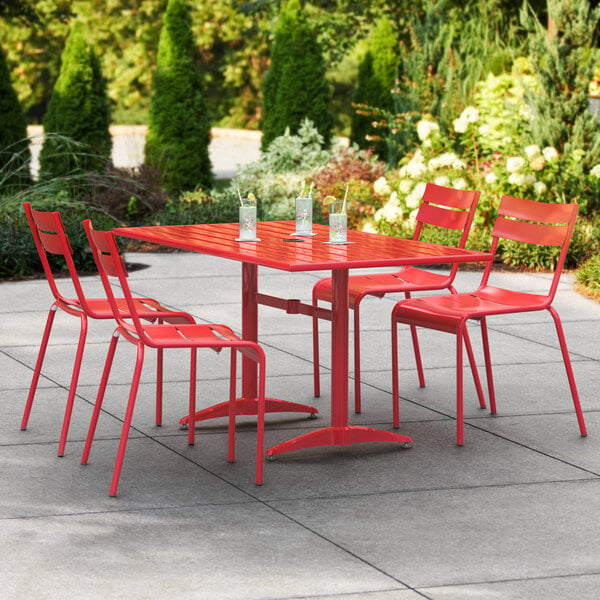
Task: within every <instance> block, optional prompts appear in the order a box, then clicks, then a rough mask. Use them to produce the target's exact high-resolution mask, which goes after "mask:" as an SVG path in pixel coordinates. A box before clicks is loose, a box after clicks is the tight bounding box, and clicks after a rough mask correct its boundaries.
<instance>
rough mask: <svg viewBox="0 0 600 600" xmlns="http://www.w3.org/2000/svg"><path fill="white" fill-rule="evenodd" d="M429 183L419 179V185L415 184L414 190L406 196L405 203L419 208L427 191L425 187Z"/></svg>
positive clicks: (408, 206)
mask: <svg viewBox="0 0 600 600" xmlns="http://www.w3.org/2000/svg"><path fill="white" fill-rule="evenodd" d="M426 186H427V184H426V183H425V182H423V181H419V183H417V185H415V188H414V190H413V191H412V192H411V193H410V194H408V196H406V198H405V200H404V203H405V204H406V207H407V208H417V207H418V206H419V204H420V203H421V199H422V198H423V194H424V193H425V187H426Z"/></svg>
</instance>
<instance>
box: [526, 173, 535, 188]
mask: <svg viewBox="0 0 600 600" xmlns="http://www.w3.org/2000/svg"><path fill="white" fill-rule="evenodd" d="M535 183H537V179H536V177H535V175H529V174H527V175H525V177H524V181H523V185H525V186H528V185H534V184H535Z"/></svg>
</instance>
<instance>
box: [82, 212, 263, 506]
mask: <svg viewBox="0 0 600 600" xmlns="http://www.w3.org/2000/svg"><path fill="white" fill-rule="evenodd" d="M83 225H84V228H85V231H86V233H87V236H88V239H89V241H90V246H91V248H92V252H93V254H94V258H95V260H96V264H97V266H98V271H99V273H100V277H101V279H102V283H103V284H104V289H105V291H106V295H107V297H108V302H109V303H110V306H111V309H112V312H113V315H114V318H115V319H116V321H117V324H118V326H117V328H116V329H115V332H114V334H113V337H112V338H111V342H110V346H109V349H108V355H107V357H106V362H105V365H104V372H103V373H102V380H101V382H100V388H99V390H98V396H97V398H96V404H95V406H94V413H93V415H92V421H91V423H90V428H89V431H88V435H87V438H86V442H85V447H84V450H83V456H82V458H81V463H82V464H86V463H87V461H88V457H89V454H90V449H91V445H92V440H93V437H94V431H95V429H96V424H97V422H98V416H99V414H100V410H101V408H102V401H103V399H104V393H105V391H106V384H107V382H108V376H109V374H110V369H111V366H112V361H113V358H114V354H115V350H116V347H117V341H118V339H119V336H122V337H123V338H124V339H126V340H127V341H128V342H131V343H132V344H135V346H136V348H137V359H136V363H135V370H134V373H133V381H132V382H131V390H130V393H129V400H128V402H127V410H126V413H125V420H124V422H123V430H122V433H121V440H120V442H119V450H118V452H117V460H116V464H115V469H114V472H113V478H112V483H111V486H110V492H109V495H110V496H116V494H117V487H118V484H119V477H120V474H121V467H122V464H123V457H124V455H125V448H126V446H127V436H128V434H129V427H130V426H131V420H132V417H133V409H134V406H135V400H136V395H137V389H138V385H139V382H140V375H141V371H142V364H143V360H144V349H145V347H146V346H148V347H150V348H156V349H157V350H159V351H161V350H162V349H164V348H189V349H190V350H191V368H190V395H189V422H190V423H193V422H194V414H195V412H196V350H197V349H198V348H211V349H212V350H215V351H217V352H220V351H221V349H222V348H231V365H230V382H229V392H230V393H229V401H230V402H229V438H228V460H229V461H230V462H233V460H234V458H235V413H236V410H235V399H236V393H235V392H236V387H235V386H236V350H239V352H240V353H242V354H243V355H244V356H246V357H247V358H250V359H251V360H253V361H255V362H256V363H257V364H258V367H259V381H258V433H257V448H256V484H257V485H261V484H262V482H263V454H264V428H265V355H264V352H263V350H262V348H261V347H260V346H259V345H258V344H257V343H256V342H251V341H246V340H242V339H240V338H238V337H237V336H236V335H235V334H234V333H233V331H232V330H231V329H230V328H229V327H226V326H225V325H200V324H197V323H184V324H181V325H177V324H170V323H158V324H144V323H142V321H141V316H140V315H139V313H138V310H137V304H136V302H135V300H134V298H133V296H132V295H131V290H130V289H129V285H128V283H127V277H128V274H127V271H126V269H125V265H124V263H123V260H122V258H121V255H120V253H119V247H118V246H117V242H116V240H115V236H114V234H113V233H112V232H111V231H95V230H94V229H93V228H92V224H91V222H90V221H89V220H86V221H84V222H83ZM111 279H112V280H113V283H111ZM113 285H115V286H118V287H120V289H121V290H122V293H123V296H124V297H125V303H126V306H127V309H126V310H125V311H124V310H123V309H122V308H121V306H120V305H119V303H118V301H117V299H116V297H115V295H114V292H113ZM194 437H195V428H194V427H189V428H188V443H189V444H190V445H193V444H194Z"/></svg>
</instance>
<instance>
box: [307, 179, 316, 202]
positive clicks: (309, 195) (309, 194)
mask: <svg viewBox="0 0 600 600" xmlns="http://www.w3.org/2000/svg"><path fill="white" fill-rule="evenodd" d="M314 183H315V182H314V181H311V182H310V188H309V190H308V197H309V198H312V189H313V185H314Z"/></svg>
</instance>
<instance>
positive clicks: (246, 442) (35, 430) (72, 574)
mask: <svg viewBox="0 0 600 600" xmlns="http://www.w3.org/2000/svg"><path fill="white" fill-rule="evenodd" d="M128 260H129V262H130V263H138V264H140V265H144V268H140V269H137V270H134V271H132V273H131V278H130V285H131V287H132V289H133V290H134V291H135V292H136V293H138V294H141V295H148V296H153V297H156V298H158V299H160V300H161V301H162V302H164V303H165V304H166V305H168V306H171V307H177V308H179V309H184V310H186V311H189V312H191V313H192V314H193V315H194V316H196V317H198V318H199V319H200V320H206V321H209V322H224V323H227V324H229V325H231V326H232V327H233V328H234V329H236V331H239V329H240V317H241V314H240V313H241V306H240V280H241V273H240V271H241V269H240V266H239V265H238V264H236V263H234V262H231V261H224V260H220V259H217V258H211V257H208V256H202V255H197V254H186V253H175V254H173V253H165V254H152V253H148V254H135V255H128ZM320 275H325V273H323V274H319V273H312V274H309V273H299V274H292V273H283V272H280V271H273V270H269V269H260V270H259V287H260V289H261V291H264V292H265V293H272V294H275V295H285V296H287V297H298V298H303V299H305V300H307V299H308V298H309V297H310V290H311V288H312V285H313V284H314V283H315V281H316V278H317V277H318V276H320ZM500 277H501V278H509V279H517V282H516V286H518V287H519V288H520V289H523V290H529V291H535V290H537V289H540V288H541V287H542V286H543V285H544V283H545V281H546V280H547V278H548V277H549V276H548V275H544V274H515V273H508V272H507V273H502V274H501V275H500ZM478 279H479V273H478V272H475V271H461V272H459V275H458V277H457V280H456V287H457V289H458V290H459V291H461V290H465V291H466V290H469V289H472V288H473V287H475V285H476V284H477V282H478ZM84 281H85V282H86V283H87V284H88V285H89V287H88V288H87V289H88V290H90V291H91V292H92V293H95V294H98V295H100V294H101V284H100V281H99V279H98V278H97V277H86V278H84ZM190 298H192V299H193V302H192V303H190ZM0 299H1V305H0V306H1V307H2V308H1V309H0V369H1V372H2V378H1V379H0V406H1V408H0V411H1V416H0V464H1V465H2V468H1V470H0V477H1V480H2V487H1V491H0V494H1V500H0V543H1V544H2V547H3V548H5V552H4V554H3V560H2V562H1V565H0V581H1V582H2V588H3V596H4V597H6V598H15V599H21V598H30V597H31V595H32V592H33V591H34V590H35V596H36V598H40V599H44V598H47V599H54V598H66V597H70V598H104V599H105V598H123V597H130V598H136V599H137V598H165V597H175V596H176V595H177V596H179V597H182V598H206V599H211V600H215V599H218V600H220V599H244V600H247V599H252V600H254V599H256V600H259V599H260V600H274V599H281V600H283V599H286V600H287V599H292V598H340V599H342V598H343V599H344V600H350V599H354V598H356V599H359V598H360V599H363V598H364V599H366V600H384V599H386V600H388V599H392V598H393V599H400V600H411V599H413V598H414V599H417V598H430V599H431V600H442V599H443V600H463V599H465V598H469V599H470V598H482V599H490V598H514V599H519V600H528V599H538V598H539V599H544V600H549V599H554V598H556V599H564V598H577V599H578V600H585V599H588V598H589V599H592V598H594V599H595V598H597V597H598V591H597V590H598V588H599V586H600V541H599V540H600V522H599V520H598V518H597V515H598V513H599V512H600V441H599V436H598V434H597V431H598V423H599V421H600V416H599V415H600V412H599V410H600V400H599V399H598V397H599V396H598V393H597V387H596V386H597V385H598V383H597V382H598V361H600V345H599V344H598V340H599V339H600V304H598V303H596V302H594V301H592V300H589V299H586V298H584V297H582V296H580V295H579V294H577V293H576V292H575V291H574V290H573V277H572V276H571V275H569V274H567V275H565V276H563V279H562V283H561V288H560V289H559V292H558V295H557V299H556V301H555V303H554V306H555V308H556V309H557V310H558V312H559V314H560V316H561V318H562V320H563V325H564V328H565V334H566V337H567V342H568V344H569V349H570V352H571V358H572V360H573V368H574V371H575V376H576V379H577V384H578V387H579V393H580V397H581V402H582V406H583V409H584V413H585V417H586V422H587V426H588V430H589V436H588V437H587V438H581V437H580V436H579V433H578V429H577V423H576V418H575V414H574V411H573V410H572V403H571V399H570V395H569V391H568V386H567V379H566V375H565V373H564V368H563V365H562V360H561V356H560V352H559V350H558V342H557V340H556V335H555V332H554V329H553V324H552V321H551V318H550V316H549V315H547V314H545V313H543V314H541V313H540V314H533V315H518V316H511V317H506V318H494V319H491V318H490V320H489V330H490V342H491V345H492V359H493V361H494V365H495V371H494V373H495V382H496V393H497V400H498V415H497V416H494V417H491V416H490V415H489V412H488V411H483V410H481V409H480V408H479V407H478V404H477V400H476V397H475V393H474V388H473V385H472V383H471V380H470V374H469V373H468V372H467V371H466V372H465V446H464V447H462V448H460V447H457V446H456V445H455V421H454V419H453V416H454V398H455V391H454V389H455V388H454V377H455V376H454V340H453V337H452V336H445V335H442V334H439V333H436V332H429V331H423V332H422V334H421V348H422V352H423V358H424V362H425V368H426V371H425V375H426V379H427V387H426V388H424V389H420V388H419V387H418V382H417V376H416V369H415V367H414V360H413V357H412V352H411V350H410V344H409V334H408V331H407V330H404V331H401V335H400V343H401V347H402V348H404V349H405V350H406V351H405V352H403V353H402V355H401V359H400V360H401V365H402V366H401V372H400V391H401V392H400V393H401V405H400V410H401V429H400V432H401V433H404V434H406V435H409V436H410V437H411V438H412V439H413V441H414V445H413V448H411V449H408V450H402V449H400V448H398V447H397V446H395V445H392V444H385V443H377V444H364V445H356V446H347V447H343V448H317V449H311V450H303V451H297V452H292V453H289V454H284V455H281V456H280V457H278V459H277V460H276V461H273V462H270V461H269V462H266V463H265V485H264V486H262V487H256V486H255V485H254V483H253V469H254V461H253V457H254V442H255V430H254V427H253V425H252V423H253V419H252V418H248V417H242V418H240V419H239V423H240V426H239V434H238V451H237V462H236V463H234V464H229V463H227V460H226V457H227V435H226V420H225V419H219V420H215V421H211V422H205V423H200V424H198V426H197V427H198V428H197V437H196V445H195V446H194V447H189V446H188V445H187V438H186V432H185V431H183V430H181V429H180V428H179V425H178V420H179V418H180V417H181V416H183V415H184V414H185V413H186V410H187V373H188V370H187V369H188V358H187V353H185V355H184V354H183V353H178V352H177V351H170V352H167V353H166V354H165V381H166V383H165V402H164V425H163V426H162V427H160V428H158V427H155V426H154V424H153V423H154V421H153V410H154V383H155V370H154V361H155V354H154V353H153V352H148V353H147V356H146V364H145V367H144V373H143V375H142V385H141V386H140V392H139V396H138V402H137V406H136V412H135V414H134V419H133V425H134V428H133V429H132V432H131V434H130V442H129V445H128V450H127V454H126V457H125V463H124V467H123V473H122V477H121V483H120V487H119V494H118V496H117V498H109V497H108V488H109V483H110V478H111V474H112V469H113V466H114V459H115V455H116V449H117V443H118V437H119V434H120V428H121V424H122V418H123V415H124V410H125V403H126V397H127V393H128V389H129V382H130V381H131V372H132V370H133V364H134V360H135V358H134V357H135V349H134V348H133V347H132V346H131V345H130V344H126V343H120V344H119V347H118V349H117V357H116V361H115V365H114V367H113V373H112V376H111V380H110V381H109V387H108V391H107V396H106V398H105V403H104V411H103V414H102V415H101V418H100V422H99V426H98V431H97V434H96V439H95V442H94V447H93V450H92V454H91V457H90V462H89V464H88V465H87V466H81V465H80V464H79V459H80V456H81V451H82V449H83V440H84V437H85V433H86V430H87V425H88V423H89V419H90V416H91V412H92V406H93V402H94V399H95V394H96V391H97V385H98V382H99V380H100V376H101V370H102V365H103V362H104V357H105V353H106V349H107V343H108V339H109V337H110V335H111V332H112V330H113V328H114V326H113V325H112V323H102V322H97V321H93V322H91V323H90V327H89V333H88V343H87V345H86V351H85V354H84V359H83V367H82V373H81V378H80V383H79V388H78V397H77V400H76V404H75V409H74V412H73V417H72V421H71V429H70V433H69V442H68V444H67V447H66V454H65V456H64V458H57V456H56V448H57V444H58V438H59V434H60V426H61V422H62V415H63V410H64V405H65V401H66V396H67V388H68V385H69V380H70V365H72V361H73V358H74V353H75V348H76V342H77V335H78V321H77V319H71V318H69V317H67V316H66V315H64V314H60V313H59V315H58V317H57V322H56V327H55V331H54V332H53V335H52V337H51V339H50V346H49V349H48V354H47V357H46V362H45V365H44V369H43V376H42V378H41V379H40V386H39V389H38V393H37V396H36V400H35V402H34V405H33V410H32V415H31V419H30V423H29V427H28V429H27V431H20V429H19V423H20V419H21V414H22V411H23V407H24V403H25V399H26V396H27V390H28V387H29V383H30V378H31V374H32V369H33V365H34V362H35V358H36V355H37V349H38V345H39V341H40V338H41V334H42V329H43V325H44V322H45V318H46V313H47V310H48V307H49V305H50V303H51V300H50V293H49V290H48V288H47V284H46V281H45V280H33V281H23V282H18V283H12V282H5V283H2V285H0ZM393 303H394V297H392V296H390V297H389V298H388V297H386V298H384V299H382V300H377V299H370V300H366V301H365V304H364V305H363V309H362V314H363V336H362V340H363V350H362V369H363V413H362V414H360V415H355V414H354V413H353V412H351V413H350V415H351V416H350V421H351V423H354V424H368V425H372V426H374V427H377V428H381V429H387V430H391V376H390V365H391V358H390V353H389V337H390V336H389V314H390V311H391V308H392V306H393ZM322 329H323V334H322V336H321V340H322V344H323V346H322V348H323V351H322V355H321V356H322V361H323V364H324V368H323V371H322V374H323V386H322V389H323V394H322V397H321V398H319V399H315V398H313V397H312V366H311V362H310V361H311V334H310V320H309V319H307V318H306V317H304V316H302V315H297V316H291V315H285V314H283V313H281V312H280V311H277V310H275V309H270V308H260V309H259V341H260V342H261V344H262V345H263V348H264V349H265V351H266V354H267V394H268V395H269V396H274V397H282V398H286V399H290V400H294V401H298V402H303V403H307V404H314V405H315V406H317V407H318V408H319V411H320V414H319V418H318V419H316V420H313V421H311V420H307V419H306V417H305V416H303V415H297V414H288V415H282V414H270V415H267V429H266V446H267V447H269V446H272V445H274V444H276V443H278V442H281V441H283V440H285V439H288V438H290V437H292V436H293V435H296V434H298V433H301V432H302V431H306V430H308V429H310V428H315V427H319V426H321V425H322V424H323V423H324V422H327V421H328V419H329V408H330V407H329V400H330V390H329V381H328V379H327V373H328V367H329V364H328V360H329V352H328V343H329V339H328V336H327V335H326V333H325V331H328V329H327V325H322ZM474 329H477V326H474ZM473 333H474V335H472V339H473V341H474V344H475V350H476V352H477V356H478V359H481V348H480V344H479V341H480V338H479V336H478V335H476V334H477V333H478V332H477V331H473ZM402 344H403V345H402ZM481 360H482V359H481ZM198 364H199V381H198V406H199V407H200V408H201V407H203V406H209V405H211V404H213V403H214V402H215V401H217V400H221V399H225V398H226V396H227V385H228V357H227V355H226V353H223V355H222V356H221V355H216V354H214V353H212V352H208V351H202V352H199V363H198ZM350 364H351V365H352V362H350ZM480 364H481V363H480ZM65 365H69V366H68V368H65ZM466 368H467V370H468V367H466ZM351 389H352V386H351Z"/></svg>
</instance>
